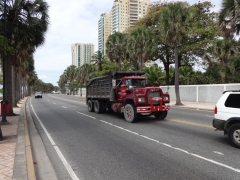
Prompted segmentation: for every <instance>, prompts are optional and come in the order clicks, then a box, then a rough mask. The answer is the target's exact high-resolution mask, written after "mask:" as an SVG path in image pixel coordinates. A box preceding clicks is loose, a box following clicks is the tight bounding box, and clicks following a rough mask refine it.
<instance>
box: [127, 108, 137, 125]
mask: <svg viewBox="0 0 240 180" xmlns="http://www.w3.org/2000/svg"><path fill="white" fill-rule="evenodd" d="M124 118H125V120H126V121H127V122H130V123H133V122H134V121H136V119H137V110H136V107H135V105H134V104H127V105H126V106H125V107H124Z"/></svg>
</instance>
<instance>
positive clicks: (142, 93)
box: [86, 72, 170, 123]
mask: <svg viewBox="0 0 240 180" xmlns="http://www.w3.org/2000/svg"><path fill="white" fill-rule="evenodd" d="M143 75H144V73H143V72H109V75H108V76H104V77H97V78H93V79H89V80H88V81H87V84H86V104H87V106H88V111H89V112H93V111H94V112H95V113H98V114H99V113H102V112H105V111H106V110H113V111H114V112H116V113H123V114H124V117H125V120H126V121H128V122H131V123H132V122H134V121H135V120H136V119H137V117H138V115H140V114H141V115H154V116H155V117H156V118H157V119H164V118H165V117H166V116H167V113H168V110H169V108H170V106H169V105H168V103H169V102H170V97H169V94H168V93H163V91H162V89H161V88H160V86H159V85H155V86H152V85H149V84H147V80H146V78H145V77H144V76H143Z"/></svg>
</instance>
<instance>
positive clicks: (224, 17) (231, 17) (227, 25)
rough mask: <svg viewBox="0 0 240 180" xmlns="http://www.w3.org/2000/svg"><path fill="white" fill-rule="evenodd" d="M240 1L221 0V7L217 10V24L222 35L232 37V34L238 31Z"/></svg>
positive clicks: (239, 29)
mask: <svg viewBox="0 0 240 180" xmlns="http://www.w3.org/2000/svg"><path fill="white" fill-rule="evenodd" d="M239 20H240V1H239V0H223V1H222V9H221V10H220V12H219V25H220V28H221V30H222V31H223V33H224V37H226V38H228V39H233V38H234V34H235V33H236V34H237V35H239V31H240V23H239Z"/></svg>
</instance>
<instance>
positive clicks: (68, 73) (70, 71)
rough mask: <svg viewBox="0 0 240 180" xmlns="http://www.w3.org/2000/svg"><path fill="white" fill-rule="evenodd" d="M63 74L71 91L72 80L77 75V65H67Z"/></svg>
mask: <svg viewBox="0 0 240 180" xmlns="http://www.w3.org/2000/svg"><path fill="white" fill-rule="evenodd" d="M64 75H65V77H66V79H67V80H68V81H69V89H70V91H72V92H73V90H74V88H75V87H74V80H75V78H76V76H77V67H76V66H75V65H71V66H69V67H67V69H66V70H65V71H64Z"/></svg>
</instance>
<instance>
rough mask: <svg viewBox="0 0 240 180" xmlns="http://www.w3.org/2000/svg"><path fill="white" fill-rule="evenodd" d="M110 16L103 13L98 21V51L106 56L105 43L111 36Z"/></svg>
mask: <svg viewBox="0 0 240 180" xmlns="http://www.w3.org/2000/svg"><path fill="white" fill-rule="evenodd" d="M110 20H111V15H110V13H103V14H101V16H100V20H99V21H98V50H99V51H101V52H102V53H103V55H105V54H106V42H107V38H108V36H110V34H111V21H110Z"/></svg>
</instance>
